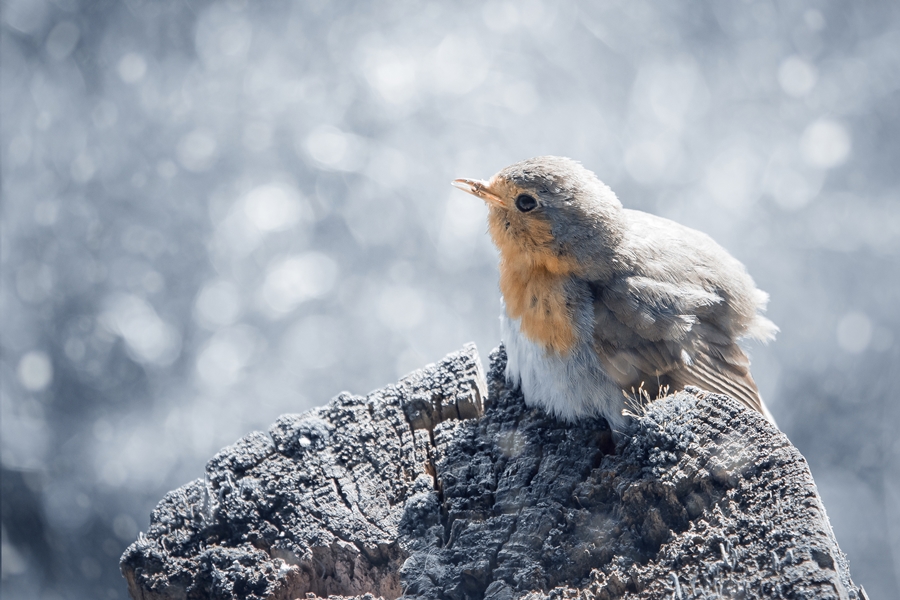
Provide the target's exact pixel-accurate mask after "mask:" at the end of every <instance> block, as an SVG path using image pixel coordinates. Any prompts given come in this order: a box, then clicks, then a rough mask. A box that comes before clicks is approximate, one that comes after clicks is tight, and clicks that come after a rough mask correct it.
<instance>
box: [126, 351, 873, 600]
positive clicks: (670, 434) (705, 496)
mask: <svg viewBox="0 0 900 600" xmlns="http://www.w3.org/2000/svg"><path fill="white" fill-rule="evenodd" d="M504 362H505V356H504V354H503V352H502V350H500V351H496V352H495V353H494V354H493V355H492V359H491V370H490V373H489V376H488V378H487V381H486V380H485V378H484V374H483V373H482V372H481V368H480V362H479V359H478V355H477V352H476V350H475V348H474V346H471V345H470V346H467V347H466V348H465V349H463V350H462V351H461V352H458V353H455V354H451V355H450V356H448V357H447V358H445V359H444V360H443V361H441V362H440V363H437V364H436V365H430V366H428V367H426V368H424V369H422V370H420V371H417V372H415V373H413V374H412V375H410V376H408V377H406V378H404V379H403V380H401V381H400V382H399V383H397V384H396V385H392V386H388V387H386V388H384V389H383V390H379V391H376V392H372V393H371V394H369V395H368V396H366V397H358V396H352V395H349V394H341V395H340V396H338V397H337V398H335V399H334V400H332V401H331V402H330V403H329V404H328V405H327V406H324V407H321V408H317V409H315V410H312V411H310V412H308V413H306V414H304V415H286V416H283V417H281V418H279V419H278V421H277V422H276V423H275V425H273V427H272V428H271V429H270V430H269V433H268V435H267V434H265V433H259V432H257V433H253V434H250V435H248V436H247V437H245V438H243V439H241V440H240V441H238V442H237V443H236V444H234V445H233V446H230V447H228V448H226V449H224V450H222V451H221V452H220V453H219V454H217V455H216V456H215V457H214V458H213V459H212V460H211V461H210V462H209V464H208V466H207V470H206V478H205V479H203V480H197V481H195V482H193V483H191V484H188V485H186V486H184V487H182V488H180V489H178V490H176V491H174V492H171V493H169V494H168V495H167V496H166V497H165V498H164V499H163V500H162V501H161V502H160V504H159V506H158V507H157V508H156V510H155V511H154V512H153V515H152V517H151V526H150V530H149V532H148V534H147V535H146V536H143V535H142V536H141V538H140V539H139V540H138V541H137V542H135V543H134V544H132V545H131V546H130V547H129V548H128V550H127V551H126V552H125V554H124V555H123V557H122V571H123V573H124V574H125V577H126V579H127V581H128V585H129V590H130V592H131V594H132V596H133V597H134V598H141V599H148V600H149V599H153V600H156V599H163V598H166V599H168V598H223V599H224V598H229V599H230V598H254V599H255V598H272V599H288V598H306V597H309V594H312V595H314V596H328V595H342V596H363V595H367V594H373V595H375V596H382V597H384V598H396V597H399V596H400V595H401V594H405V595H406V596H408V597H417V598H448V599H464V598H497V599H501V598H504V599H505V598H541V597H548V596H550V597H557V598H576V597H577V598H620V597H623V598H647V599H662V598H665V599H669V598H673V597H674V598H684V599H687V598H708V597H713V598H715V597H719V596H721V597H733V598H742V597H743V598H758V597H785V598H848V599H856V598H859V597H860V596H859V591H858V590H857V588H856V587H855V586H854V585H853V583H852V581H851V580H850V574H849V569H848V565H847V561H846V559H845V557H844V555H843V554H842V553H841V551H840V549H839V548H838V546H837V543H836V542H835V539H834V535H833V533H832V531H831V527H830V525H829V523H828V519H827V517H826V515H825V510H824V508H823V507H822V504H821V501H820V499H819V497H818V494H817V492H816V488H815V484H814V483H813V480H812V477H811V475H810V473H809V469H808V467H807V465H806V462H805V460H804V459H803V457H802V456H801V455H800V453H799V452H798V451H797V449H796V448H794V447H793V446H792V445H791V444H790V442H789V441H788V439H787V437H786V436H784V434H782V433H781V432H779V431H777V430H776V429H774V428H773V427H772V426H771V425H769V424H768V422H766V421H765V419H764V418H762V417H761V416H759V415H758V414H756V413H754V412H752V411H749V410H746V409H745V408H743V407H742V406H741V405H739V404H738V403H737V402H735V401H733V400H731V399H728V398H724V397H722V396H716V395H712V394H708V393H705V392H701V391H699V390H688V391H685V392H680V393H678V394H676V395H674V396H670V397H668V398H665V399H662V400H658V401H656V402H653V403H650V404H649V405H647V406H645V407H643V408H641V409H639V410H638V412H639V413H641V414H640V415H639V416H638V417H636V418H635V419H634V420H633V423H632V424H631V425H630V426H629V428H628V430H627V431H623V432H620V434H617V435H615V436H614V435H613V433H612V432H611V431H610V430H609V428H608V426H607V424H606V422H605V421H604V420H602V419H597V420H589V421H580V422H578V423H576V424H574V425H573V424H566V423H562V422H559V421H557V420H555V419H553V418H551V417H548V416H547V415H545V414H544V413H542V412H541V411H540V410H537V409H530V408H528V407H526V406H525V404H524V402H523V401H522V398H521V395H520V393H519V392H518V391H517V390H511V389H508V388H507V386H506V384H505V381H504V378H503V375H502V373H503V367H504ZM482 413H483V414H482Z"/></svg>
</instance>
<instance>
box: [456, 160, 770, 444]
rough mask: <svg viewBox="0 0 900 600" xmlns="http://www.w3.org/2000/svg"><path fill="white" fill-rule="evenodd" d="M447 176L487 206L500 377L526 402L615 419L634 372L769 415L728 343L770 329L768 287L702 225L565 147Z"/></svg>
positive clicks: (654, 384)
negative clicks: (481, 176) (635, 198)
mask: <svg viewBox="0 0 900 600" xmlns="http://www.w3.org/2000/svg"><path fill="white" fill-rule="evenodd" d="M454 185H456V186H457V187H460V188H462V189H464V190H465V191H468V192H470V193H473V194H475V195H477V196H479V197H481V198H482V199H484V200H485V201H486V202H487V203H488V206H489V217H488V221H489V231H490V233H491V236H492V238H493V240H494V242H495V243H496V245H497V247H498V248H499V250H500V272H501V279H500V287H501V292H502V293H503V296H504V314H503V315H502V317H501V320H502V334H503V341H504V343H505V345H506V349H507V354H508V357H509V360H508V364H507V377H508V379H510V380H511V381H512V382H514V383H518V384H520V385H521V386H522V390H523V392H524V395H525V399H526V402H528V403H529V404H533V405H539V406H542V407H544V408H545V409H546V410H548V411H549V412H551V413H553V414H555V415H557V416H559V417H562V418H565V419H568V420H573V419H576V418H578V417H581V416H585V415H590V414H600V415H602V416H604V417H605V418H606V419H607V420H609V421H610V422H611V424H612V425H613V426H614V427H615V426H617V425H619V424H621V422H622V420H623V419H624V417H623V416H622V409H623V407H624V400H625V398H624V396H623V394H622V391H623V390H624V391H625V392H626V393H629V394H630V393H632V389H638V388H640V387H641V386H643V388H644V390H646V391H647V392H648V393H649V394H650V395H651V396H654V397H655V394H656V393H658V390H659V389H660V388H664V387H665V386H669V389H670V390H672V391H674V390H679V389H682V388H683V387H684V386H686V385H694V386H697V387H699V388H702V389H706V390H709V391H713V392H719V393H723V394H727V395H729V396H731V397H733V398H735V399H736V400H739V401H740V402H743V403H744V404H746V405H747V406H748V407H750V408H752V409H754V410H757V411H759V412H761V413H763V414H765V415H766V416H767V417H768V418H769V419H770V420H771V415H770V414H769V413H768V410H767V409H766V408H765V405H764V404H763V401H762V399H761V398H760V396H759V391H758V390H757V387H756V384H755V383H754V381H753V378H752V377H751V376H750V371H749V366H750V363H749V360H748V359H747V356H746V354H745V353H744V351H743V350H742V349H741V348H740V347H739V346H738V344H737V342H738V340H739V339H741V338H756V339H760V340H764V341H767V340H770V339H772V338H773V337H774V335H775V333H776V331H777V327H776V326H775V325H774V324H773V323H772V322H771V321H769V320H768V319H766V318H764V317H763V316H761V315H760V312H761V311H763V310H764V309H765V305H766V301H767V299H768V297H767V295H766V294H765V293H764V292H762V291H760V290H759V289H757V288H756V286H755V284H754V283H753V280H752V279H751V277H750V276H749V275H748V274H747V271H746V269H745V268H744V266H743V265H742V264H741V263H740V262H738V261H737V260H736V259H735V258H733V257H732V256H731V255H730V254H728V252H727V251H726V250H725V249H724V248H722V247H721V246H719V245H718V244H716V243H715V242H714V241H713V240H712V239H711V238H710V237H709V236H707V235H705V234H703V233H700V232H698V231H695V230H693V229H690V228H688V227H684V226H682V225H679V224H678V223H675V222H673V221H670V220H668V219H664V218H661V217H657V216H654V215H650V214H647V213H643V212H640V211H636V210H628V209H624V208H623V207H622V205H621V203H620V202H619V200H618V198H616V196H615V194H614V193H613V192H612V190H610V189H609V187H607V186H606V185H605V184H604V183H602V182H601V181H600V180H599V179H598V178H597V177H596V176H595V175H594V174H593V173H592V172H590V171H588V170H587V169H585V168H584V167H582V166H581V165H580V164H579V163H577V162H575V161H573V160H570V159H567V158H560V157H553V156H544V157H538V158H533V159H529V160H526V161H522V162H519V163H516V164H514V165H511V166H509V167H506V168H505V169H503V170H501V171H500V172H499V173H497V174H496V175H495V176H494V177H492V178H491V179H490V180H489V181H487V182H483V181H476V180H457V181H456V182H454ZM523 195H524V196H523ZM526 196H530V197H531V198H533V199H534V200H536V206H535V205H534V204H533V203H531V202H529V201H527V199H526V201H524V202H523V201H521V199H522V198H524V197H526ZM517 199H518V200H517ZM520 207H521V208H520ZM523 208H524V209H525V210H523ZM563 330H565V331H563Z"/></svg>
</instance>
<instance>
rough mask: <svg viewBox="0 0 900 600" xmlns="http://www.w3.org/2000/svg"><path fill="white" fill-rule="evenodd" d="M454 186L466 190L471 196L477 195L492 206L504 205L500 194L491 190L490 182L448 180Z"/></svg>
mask: <svg viewBox="0 0 900 600" xmlns="http://www.w3.org/2000/svg"><path fill="white" fill-rule="evenodd" d="M450 185H452V186H453V187H455V188H459V189H461V190H462V191H464V192H468V193H470V194H472V195H473V196H478V197H479V198H481V199H482V200H484V201H485V202H487V203H488V204H493V205H494V206H500V207H504V208H505V207H506V203H505V202H504V201H503V199H502V198H500V196H498V195H497V194H495V193H494V192H492V191H491V187H490V182H488V181H482V180H480V179H455V180H453V181H451V182H450Z"/></svg>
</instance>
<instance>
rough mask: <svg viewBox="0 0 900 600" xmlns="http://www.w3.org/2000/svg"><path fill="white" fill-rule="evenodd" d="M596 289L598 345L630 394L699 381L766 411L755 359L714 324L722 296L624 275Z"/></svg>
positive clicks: (606, 363)
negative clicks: (753, 371) (753, 366)
mask: <svg viewBox="0 0 900 600" xmlns="http://www.w3.org/2000/svg"><path fill="white" fill-rule="evenodd" d="M593 291H594V345H595V349H596V351H597V354H598V356H599V357H600V360H601V362H602V363H603V365H604V367H605V368H606V369H607V371H608V372H609V375H610V376H611V377H612V378H613V379H614V380H615V381H616V382H617V383H618V384H619V385H620V386H622V388H623V389H624V390H626V392H627V391H628V390H629V389H630V388H632V387H634V388H637V387H639V386H640V385H641V384H642V383H645V384H647V386H648V387H655V386H660V387H661V386H662V385H664V384H667V385H669V386H671V387H673V388H674V389H682V388H683V387H684V386H686V385H694V386H697V387H699V388H702V389H705V390H709V391H712V392H719V393H723V394H727V395H729V396H731V397H733V398H735V399H736V400H739V401H740V402H742V403H744V404H746V405H747V406H748V407H750V408H752V409H754V410H757V411H759V412H763V409H762V402H761V400H760V397H759V391H758V390H757V387H756V383H755V382H754V381H753V379H752V377H751V376H750V370H749V366H750V361H749V360H748V358H747V355H746V354H744V352H743V350H741V348H740V347H739V346H738V345H737V343H736V341H735V338H736V335H735V334H734V333H733V332H730V331H728V330H727V329H726V328H725V327H723V326H718V325H717V318H716V317H717V315H718V314H719V313H720V312H721V311H720V309H721V306H720V305H721V303H722V302H723V298H722V297H721V296H719V295H718V294H716V293H714V292H711V291H709V290H706V289H703V288H702V287H699V286H692V285H690V284H685V283H679V284H674V283H668V282H661V281H657V280H654V279H651V278H648V277H643V276H635V275H632V276H627V277H620V278H618V279H615V280H613V281H611V282H608V283H607V284H606V285H604V286H602V287H595V288H593Z"/></svg>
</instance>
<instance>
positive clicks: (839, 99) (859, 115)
mask: <svg viewBox="0 0 900 600" xmlns="http://www.w3.org/2000/svg"><path fill="white" fill-rule="evenodd" d="M0 60H2V69H0V86H2V87H0V111H2V112H0V116H2V130H0V131H2V144H0V153H2V186H3V187H2V192H3V224H2V227H3V229H2V248H0V255H2V295H0V298H2V338H0V343H2V469H3V471H2V495H3V512H2V544H3V545H2V595H3V597H4V598H6V599H13V598H124V597H125V596H126V592H125V584H124V581H123V580H122V579H121V576H120V574H119V570H118V564H117V563H118V558H119V556H120V554H121V553H122V551H123V550H124V548H125V547H126V545H128V544H129V543H130V542H132V541H133V540H134V539H135V538H136V536H137V535H138V532H139V531H140V530H142V529H146V527H147V524H148V516H149V513H150V511H151V510H152V508H153V507H154V506H155V504H156V502H157V501H158V500H159V499H160V498H161V497H162V496H163V494H164V493H165V492H166V491H168V490H170V489H173V488H175V487H177V486H179V485H181V484H184V483H186V482H188V481H190V480H192V479H194V478H196V477H198V476H201V475H202V473H203V467H204V464H205V462H206V460H207V459H209V458H210V457H211V456H212V455H213V454H214V453H215V452H216V451H217V450H218V449H220V448H221V447H223V446H225V445H227V444H229V443H231V442H233V441H235V440H236V439H237V438H239V437H241V436H242V435H244V434H246V433H248V432H250V431H252V430H254V429H265V428H267V427H268V426H269V425H270V424H271V423H272V422H273V421H274V420H275V418H276V417H277V416H278V415H279V414H282V413H285V412H300V411H304V410H306V409H308V408H310V407H313V406H316V405H320V404H323V403H325V402H326V401H327V400H328V399H329V398H330V397H331V396H333V395H335V394H336V393H337V392H339V391H341V390H344V389H347V390H350V391H352V392H355V393H365V392H367V391H369V390H371V389H373V388H376V387H379V386H382V385H384V384H387V383H389V382H392V381H394V380H396V378H397V377H398V376H400V375H403V374H404V373H406V372H408V371H410V370H412V369H414V368H416V367H419V366H422V365H424V364H425V363H427V362H431V361H434V360H437V359H439V358H440V357H442V356H443V355H444V354H446V353H447V352H450V351H452V350H455V349H457V348H459V347H460V346H461V345H462V344H463V343H464V342H467V341H469V340H474V341H476V342H477V344H478V347H479V349H480V350H481V353H482V356H483V357H484V358H486V357H487V354H488V353H489V352H490V350H491V348H493V347H494V346H496V345H497V342H498V336H499V325H498V320H497V314H498V312H499V293H498V290H497V283H496V277H497V275H496V254H495V251H494V249H493V248H492V246H491V244H490V241H489V239H488V237H487V235H486V233H485V223H484V217H485V209H484V207H483V206H482V205H481V203H479V202H477V201H476V200H474V199H473V198H471V197H469V196H467V195H465V194H463V193H461V192H459V191H456V190H454V189H452V188H451V187H450V185H449V182H450V180H451V179H453V178H456V177H461V176H466V177H488V176H490V175H491V174H493V173H494V172H495V171H496V170H498V169H499V168H501V167H503V166H505V165H507V164H509V163H511V162H514V161H517V160H520V159H523V158H526V157H529V156H533V155H538V154H561V155H567V156H571V157H574V158H577V159H579V160H581V161H583V162H584V164H585V165H586V166H588V167H589V168H591V169H593V170H594V171H596V172H597V174H598V175H599V176H600V177H601V178H602V179H603V180H605V181H606V182H607V183H609V184H610V185H611V186H612V187H613V189H614V190H616V191H617V193H618V194H619V197H620V198H621V200H622V201H623V203H624V204H625V205H626V206H629V207H632V208H639V209H643V210H648V211H652V212H654V213H657V214H660V215H663V216H666V217H670V218H674V219H676V220H679V221H681V222H683V223H685V224H687V225H690V226H693V227H696V228H698V229H701V230H703V231H705V232H707V233H709V234H711V235H712V236H713V237H714V238H715V239H717V240H718V241H719V242H720V243H722V244H723V245H724V246H725V247H726V248H728V249H729V250H730V251H731V252H732V253H733V254H735V255H736V256H737V257H738V258H739V259H741V260H742V261H743V262H745V263H746V264H747V266H748V268H749V270H750V272H751V273H752V274H753V276H754V277H755V279H756V281H757V283H758V285H759V286H760V287H761V288H762V289H764V290H767V291H768V292H770V293H771V295H772V301H771V304H770V310H769V313H768V314H769V316H770V317H771V318H772V319H773V320H774V321H775V322H776V323H777V324H779V325H780V326H781V329H782V331H781V334H780V336H779V338H778V340H777V341H776V342H775V343H774V344H772V345H770V346H768V347H763V346H755V347H753V348H751V352H752V354H753V358H754V370H753V372H754V374H755V376H756V378H757V380H758V382H759V384H760V387H761V389H762V392H763V395H764V396H765V398H766V399H767V401H768V403H769V406H770V407H771V409H772V411H773V412H774V414H775V416H776V418H777V419H778V421H779V423H780V425H781V427H782V428H783V429H784V431H785V432H786V433H787V434H788V436H789V437H790V438H791V440H792V441H793V442H794V443H795V444H796V445H797V446H798V447H799V448H800V449H801V451H802V452H803V453H804V454H805V456H806V457H807V458H808V460H809V463H810V465H811V467H812V471H813V474H814V476H815V478H816V481H817V482H818V484H819V487H820V490H821V493H822V496H823V498H824V501H825V505H826V507H827V509H828V512H829V515H830V517H831V519H832V523H833V525H834V529H835V532H836V534H837V538H838V540H839V543H840V544H841V547H842V548H843V550H844V551H846V552H847V554H848V555H849V557H850V560H851V567H852V573H853V575H854V578H855V579H856V581H857V583H859V584H863V585H864V586H865V587H866V588H867V589H868V590H869V592H870V595H871V597H872V598H873V599H874V598H878V597H880V598H890V597H898V596H900V585H898V579H900V508H898V507H900V442H898V438H897V435H898V431H900V427H898V425H900V402H898V399H897V396H896V394H897V392H896V384H895V382H894V381H893V374H896V373H897V371H898V370H900V316H898V310H897V307H898V305H900V268H898V258H900V198H898V194H900V176H898V172H900V4H898V3H897V2H892V1H884V2H870V1H862V2H837V1H836V0H831V1H826V0H822V1H795V0H789V1H784V2H777V3H776V2H773V1H770V0H759V1H752V0H748V1H741V2H739V1H736V2H711V1H710V2H683V3H665V2H655V3H654V2H645V1H639V0H607V1H603V2H593V3H582V4H575V3H572V2H567V1H564V0H560V1H555V0H547V1H541V0H524V1H516V2H497V1H492V2H486V3H484V2H459V3H455V4H451V3H442V4H438V3H418V2H412V1H408V2H379V3H363V2H359V3H356V4H355V5H354V4H351V3H350V2H340V3H338V2H326V1H324V0H310V1H300V0H297V1H293V2H292V1H287V0H271V1H267V2H258V3H249V2H246V1H241V0H233V1H227V2H209V1H200V0H198V1H193V0H191V1H188V0H166V1H150V0H125V1H122V2H115V1H112V0H4V1H3V4H2V45H0Z"/></svg>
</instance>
